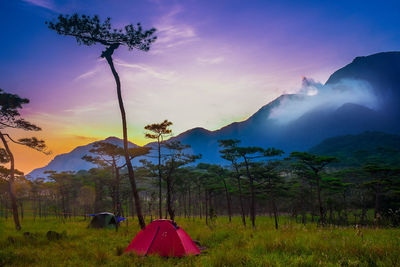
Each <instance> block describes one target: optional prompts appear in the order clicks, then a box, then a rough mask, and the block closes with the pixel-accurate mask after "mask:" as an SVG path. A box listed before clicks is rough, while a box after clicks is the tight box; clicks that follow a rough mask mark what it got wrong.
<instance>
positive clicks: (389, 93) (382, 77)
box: [326, 52, 400, 115]
mask: <svg viewBox="0 0 400 267" xmlns="http://www.w3.org/2000/svg"><path fill="white" fill-rule="evenodd" d="M343 79H360V80H365V81H367V82H369V83H370V84H371V86H372V88H373V89H374V92H375V94H376V95H377V96H378V98H379V99H380V101H382V102H384V103H385V107H384V108H385V109H388V108H390V109H395V110H396V112H397V115H399V113H400V106H399V105H398V104H399V99H400V88H399V85H400V52H383V53H377V54H374V55H370V56H366V57H356V58H355V59H354V60H353V62H351V63H350V64H348V65H346V66H345V67H343V68H341V69H340V70H338V71H336V72H335V73H333V74H332V75H331V76H330V77H329V79H328V81H327V82H326V84H335V83H337V82H339V81H340V80H343Z"/></svg>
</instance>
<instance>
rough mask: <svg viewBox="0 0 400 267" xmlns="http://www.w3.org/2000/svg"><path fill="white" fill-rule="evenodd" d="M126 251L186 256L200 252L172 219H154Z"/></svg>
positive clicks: (164, 255) (142, 253)
mask: <svg viewBox="0 0 400 267" xmlns="http://www.w3.org/2000/svg"><path fill="white" fill-rule="evenodd" d="M125 252H135V253H136V254H138V255H149V254H157V255H160V256H163V257H184V256H187V255H198V254H200V250H199V248H198V247H197V246H196V244H195V243H194V242H193V240H192V239H191V238H190V236H189V235H188V234H187V233H186V232H185V231H184V230H183V229H182V228H180V227H179V226H178V225H177V224H176V223H175V222H174V221H171V220H164V219H159V220H154V221H152V222H151V223H150V224H149V225H147V227H146V228H144V229H143V230H141V231H140V232H139V233H138V234H137V235H136V236H135V238H134V239H133V240H132V242H131V243H130V244H129V246H128V247H127V248H126V249H125Z"/></svg>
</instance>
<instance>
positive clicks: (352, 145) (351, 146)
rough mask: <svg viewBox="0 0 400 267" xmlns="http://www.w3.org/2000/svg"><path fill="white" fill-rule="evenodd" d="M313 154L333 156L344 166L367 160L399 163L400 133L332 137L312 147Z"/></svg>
mask: <svg viewBox="0 0 400 267" xmlns="http://www.w3.org/2000/svg"><path fill="white" fill-rule="evenodd" d="M309 152H310V153H313V154H318V155H326V156H334V157H337V158H338V159H339V160H340V162H339V163H338V165H340V166H346V167H360V166H362V165H363V164H365V163H367V162H385V163H386V164H391V165H400V135H394V134H387V133H383V132H365V133H362V134H357V135H344V136H337V137H332V138H328V139H326V140H324V141H323V142H322V143H320V144H318V145H316V146H314V147H312V148H311V149H310V151H309Z"/></svg>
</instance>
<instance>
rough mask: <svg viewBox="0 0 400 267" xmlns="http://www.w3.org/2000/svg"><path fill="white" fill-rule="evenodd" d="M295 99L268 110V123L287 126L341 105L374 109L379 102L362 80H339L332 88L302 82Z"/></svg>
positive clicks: (285, 100)
mask: <svg viewBox="0 0 400 267" xmlns="http://www.w3.org/2000/svg"><path fill="white" fill-rule="evenodd" d="M297 95H298V97H295V98H291V97H287V98H284V99H283V100H282V101H281V103H280V105H279V106H278V107H276V108H274V109H272V110H271V113H270V115H269V117H268V118H269V119H273V120H276V121H277V122H278V123H279V124H287V123H289V122H291V121H293V120H296V119H298V118H299V117H301V116H302V115H304V114H306V113H307V112H310V111H312V110H315V109H325V110H326V109H332V110H334V109H337V108H339V107H340V106H342V105H343V104H346V103H353V104H358V105H362V106H365V107H368V108H370V109H374V110H376V109H378V108H379V101H378V99H377V97H376V95H375V94H374V92H373V90H372V87H371V86H370V84H369V83H368V82H366V81H363V80H350V79H346V80H341V81H340V82H338V83H336V84H333V85H323V84H321V83H320V82H316V81H314V80H313V79H308V78H303V83H302V87H301V88H300V89H299V90H298V92H297Z"/></svg>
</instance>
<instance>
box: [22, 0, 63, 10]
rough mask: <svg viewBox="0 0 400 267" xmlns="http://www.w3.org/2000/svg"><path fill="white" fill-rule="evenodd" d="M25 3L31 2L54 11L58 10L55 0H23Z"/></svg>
mask: <svg viewBox="0 0 400 267" xmlns="http://www.w3.org/2000/svg"><path fill="white" fill-rule="evenodd" d="M22 1H23V2H25V3H29V4H31V5H34V6H39V7H43V8H47V9H49V10H52V11H57V8H56V6H55V5H54V3H53V1H51V0H22Z"/></svg>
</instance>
